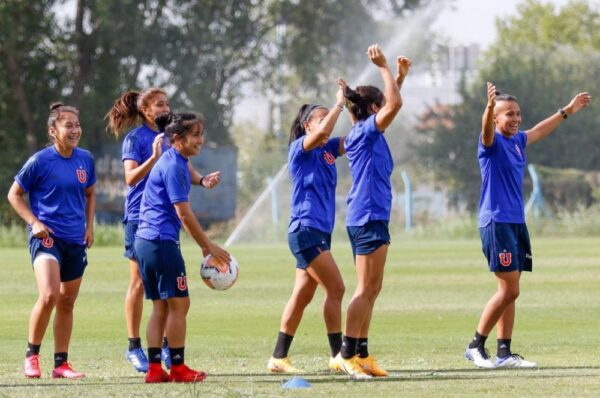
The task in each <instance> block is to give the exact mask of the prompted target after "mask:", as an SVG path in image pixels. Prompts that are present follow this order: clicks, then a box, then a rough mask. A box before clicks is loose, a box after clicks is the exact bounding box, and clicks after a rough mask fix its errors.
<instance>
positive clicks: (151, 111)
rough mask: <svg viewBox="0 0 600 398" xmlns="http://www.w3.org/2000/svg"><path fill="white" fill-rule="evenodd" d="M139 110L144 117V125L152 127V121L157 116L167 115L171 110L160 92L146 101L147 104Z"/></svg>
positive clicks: (164, 96)
mask: <svg viewBox="0 0 600 398" xmlns="http://www.w3.org/2000/svg"><path fill="white" fill-rule="evenodd" d="M140 110H141V111H142V114H143V115H144V120H145V121H146V123H148V124H149V125H151V126H154V119H156V117H157V116H158V115H162V114H163V113H169V112H170V111H171V108H170V107H169V100H168V99H167V96H166V95H164V94H163V93H161V92H157V93H155V94H154V95H152V96H151V97H150V98H149V99H148V101H147V103H145V104H143V105H142V106H141V108H140Z"/></svg>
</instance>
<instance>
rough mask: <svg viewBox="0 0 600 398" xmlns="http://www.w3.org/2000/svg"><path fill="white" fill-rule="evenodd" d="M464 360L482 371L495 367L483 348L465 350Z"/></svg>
mask: <svg viewBox="0 0 600 398" xmlns="http://www.w3.org/2000/svg"><path fill="white" fill-rule="evenodd" d="M465 358H467V359H468V360H469V361H471V362H473V363H474V364H475V366H477V367H479V368H484V369H494V368H495V367H496V366H495V365H494V363H493V362H492V361H490V356H489V354H488V353H487V350H485V349H484V348H480V347H476V348H469V347H468V346H467V349H466V350H465Z"/></svg>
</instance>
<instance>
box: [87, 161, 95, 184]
mask: <svg viewBox="0 0 600 398" xmlns="http://www.w3.org/2000/svg"><path fill="white" fill-rule="evenodd" d="M88 162H89V163H88V170H89V175H90V178H88V183H87V186H86V188H89V187H91V186H92V185H94V184H95V183H96V166H95V164H94V157H93V156H92V155H91V154H90V157H89V159H88Z"/></svg>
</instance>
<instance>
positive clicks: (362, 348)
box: [356, 337, 369, 358]
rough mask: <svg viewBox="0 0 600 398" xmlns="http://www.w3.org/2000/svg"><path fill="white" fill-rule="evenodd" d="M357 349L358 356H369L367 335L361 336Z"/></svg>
mask: <svg viewBox="0 0 600 398" xmlns="http://www.w3.org/2000/svg"><path fill="white" fill-rule="evenodd" d="M356 351H357V352H358V356H359V357H360V358H366V357H368V356H369V339H368V338H366V337H359V338H358V345H357V347H356Z"/></svg>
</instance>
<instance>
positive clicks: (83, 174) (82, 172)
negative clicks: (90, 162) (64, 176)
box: [77, 169, 87, 184]
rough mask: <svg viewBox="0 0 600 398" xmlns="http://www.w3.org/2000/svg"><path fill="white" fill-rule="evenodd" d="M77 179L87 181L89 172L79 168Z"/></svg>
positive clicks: (81, 181) (82, 181)
mask: <svg viewBox="0 0 600 398" xmlns="http://www.w3.org/2000/svg"><path fill="white" fill-rule="evenodd" d="M77 180H78V181H79V182H80V183H82V184H83V183H84V182H86V181H87V173H86V172H85V170H83V169H77Z"/></svg>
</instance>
